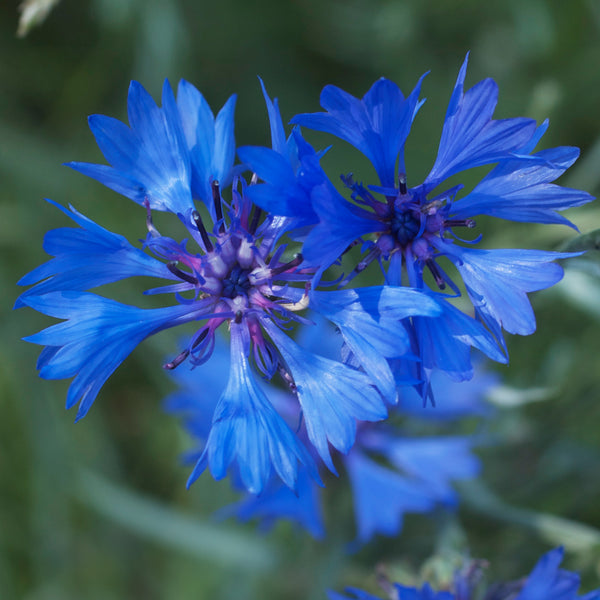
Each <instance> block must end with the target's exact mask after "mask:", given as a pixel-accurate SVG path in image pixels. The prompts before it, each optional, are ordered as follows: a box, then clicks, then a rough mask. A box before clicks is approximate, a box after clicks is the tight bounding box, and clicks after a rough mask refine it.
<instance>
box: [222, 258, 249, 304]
mask: <svg viewBox="0 0 600 600" xmlns="http://www.w3.org/2000/svg"><path fill="white" fill-rule="evenodd" d="M249 274H250V272H249V271H248V270H247V269H242V267H240V266H239V265H238V264H236V265H235V266H234V267H233V268H232V269H231V271H230V272H229V275H228V276H227V277H225V278H224V279H223V292H222V294H223V296H226V297H227V298H236V297H237V296H247V295H248V290H249V289H250V287H251V284H250V278H249Z"/></svg>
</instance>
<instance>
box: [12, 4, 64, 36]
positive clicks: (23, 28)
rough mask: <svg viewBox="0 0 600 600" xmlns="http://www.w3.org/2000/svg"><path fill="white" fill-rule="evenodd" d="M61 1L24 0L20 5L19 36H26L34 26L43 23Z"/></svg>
mask: <svg viewBox="0 0 600 600" xmlns="http://www.w3.org/2000/svg"><path fill="white" fill-rule="evenodd" d="M59 1H60V0H24V1H23V2H22V3H21V5H20V6H19V11H20V13H21V18H20V19H19V27H18V29H17V35H18V36H19V37H25V36H26V35H27V34H28V33H29V31H30V30H31V29H32V28H33V27H36V26H37V25H41V24H42V23H43V22H44V21H45V20H46V17H47V16H48V15H49V14H50V11H51V10H52V9H53V8H54V7H55V6H56V5H57V4H58V3H59Z"/></svg>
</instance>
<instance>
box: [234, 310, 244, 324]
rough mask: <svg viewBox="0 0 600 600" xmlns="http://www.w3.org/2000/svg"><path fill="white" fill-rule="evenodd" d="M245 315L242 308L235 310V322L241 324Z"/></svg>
mask: <svg viewBox="0 0 600 600" xmlns="http://www.w3.org/2000/svg"><path fill="white" fill-rule="evenodd" d="M243 316H244V313H243V312H242V311H241V310H237V311H236V312H235V318H234V322H235V323H237V324H238V325H239V324H240V323H241V322H242V317H243Z"/></svg>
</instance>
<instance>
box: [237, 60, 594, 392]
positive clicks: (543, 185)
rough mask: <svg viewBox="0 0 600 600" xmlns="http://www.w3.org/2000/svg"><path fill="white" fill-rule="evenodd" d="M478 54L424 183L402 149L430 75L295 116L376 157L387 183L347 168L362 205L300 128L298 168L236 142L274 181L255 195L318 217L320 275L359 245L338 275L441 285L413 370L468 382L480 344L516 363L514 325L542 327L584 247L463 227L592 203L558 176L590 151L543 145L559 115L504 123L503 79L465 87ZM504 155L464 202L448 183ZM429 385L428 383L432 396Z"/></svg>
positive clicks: (266, 204)
mask: <svg viewBox="0 0 600 600" xmlns="http://www.w3.org/2000/svg"><path fill="white" fill-rule="evenodd" d="M467 61H468V57H467V59H465V61H464V63H463V65H462V67H461V69H460V72H459V75H458V78H457V80H456V84H455V86H454V90H453V92H452V96H451V98H450V102H449V105H448V109H447V112H446V117H445V120H444V125H443V128H442V135H441V140H440V143H439V148H438V154H437V158H436V160H435V163H434V165H433V167H432V169H431V171H430V172H429V174H428V175H427V177H426V178H425V180H424V181H423V183H420V184H418V185H414V186H411V185H410V183H409V180H410V173H407V172H406V167H405V161H404V145H405V142H406V139H407V137H408V135H409V132H410V129H411V125H412V123H413V120H414V119H415V117H416V115H417V113H418V112H419V109H420V108H421V106H422V105H423V102H424V101H422V100H419V95H420V90H421V84H422V80H423V77H421V79H420V80H419V82H418V83H417V85H416V87H415V88H414V90H413V91H412V92H411V93H410V94H409V95H408V96H407V97H405V96H404V95H403V94H402V92H401V91H400V89H399V88H398V86H397V85H396V84H395V83H393V82H391V81H389V80H387V79H383V78H382V79H380V80H379V81H377V82H375V83H374V84H373V86H372V87H371V89H370V90H369V91H368V92H367V93H366V94H365V96H364V97H363V98H362V99H358V98H355V97H353V96H351V95H350V94H348V93H347V92H345V91H343V90H341V89H340V88H338V87H336V86H333V85H328V86H326V87H325V88H324V89H323V91H322V93H321V105H322V107H323V108H324V109H325V112H322V113H306V114H300V115H297V116H295V117H294V118H293V119H292V121H291V122H292V123H293V124H295V125H300V126H302V127H305V128H308V129H314V130H319V131H323V132H326V133H329V134H332V135H334V136H336V137H338V138H340V139H342V140H345V141H346V142H348V143H350V144H352V145H353V146H354V147H355V148H357V149H358V150H359V151H361V152H362V153H363V154H364V155H365V156H366V157H367V158H368V159H369V160H370V161H371V163H372V164H373V166H374V169H375V171H376V173H377V175H378V178H379V182H378V184H376V185H368V186H364V185H363V184H362V183H359V182H356V181H355V180H354V179H353V176H352V175H351V174H350V175H346V176H342V181H343V183H344V185H345V186H346V188H347V189H348V190H349V193H350V200H347V199H346V198H345V197H344V196H343V195H342V194H341V193H339V192H338V191H337V189H336V188H335V187H334V186H333V184H332V183H331V182H330V181H329V180H328V178H327V176H326V175H325V173H324V172H323V170H322V169H321V167H320V165H319V164H318V158H319V155H318V154H317V153H316V152H315V151H314V150H312V148H311V147H310V145H309V144H308V143H307V142H306V141H305V140H303V138H302V136H301V134H300V132H298V131H296V132H295V136H296V138H297V139H298V140H299V141H298V144H299V146H300V145H301V146H302V147H303V153H302V155H301V156H300V167H299V168H298V169H296V171H295V172H294V173H292V172H291V171H290V169H288V168H284V167H283V165H281V164H277V163H276V162H275V161H273V160H271V155H270V153H269V152H268V150H267V149H260V148H256V147H254V148H241V149H240V150H239V151H238V154H239V155H240V157H241V159H242V160H243V161H244V162H245V163H246V164H247V165H248V166H249V167H250V168H251V169H252V170H253V171H254V172H255V173H256V174H257V175H258V176H259V177H260V179H262V180H263V181H264V183H263V184H262V185H259V186H256V189H255V190H252V192H251V196H252V198H253V199H254V201H255V202H256V203H257V204H258V205H259V206H262V207H263V208H265V209H268V210H269V211H271V212H272V213H273V214H281V215H285V216H288V217H295V216H299V215H300V214H302V216H303V217H304V219H305V221H307V220H308V221H310V222H312V223H313V225H314V226H313V227H312V229H311V230H310V232H309V233H308V235H307V236H306V238H305V240H304V245H303V255H304V257H305V260H306V261H307V263H309V264H315V265H317V266H318V272H317V279H318V278H319V277H320V276H321V275H322V273H323V272H324V271H325V269H327V268H328V267H330V266H331V265H333V264H334V263H336V261H338V260H339V259H340V257H342V255H344V254H345V253H346V252H347V251H348V249H350V248H351V247H353V246H356V245H359V247H360V248H361V257H360V260H359V262H358V264H356V266H355V267H354V269H352V270H351V271H350V272H349V273H348V274H347V275H346V276H345V277H342V278H340V286H344V285H346V284H348V283H350V282H351V281H352V279H353V278H354V277H355V276H356V275H357V274H358V273H360V272H362V271H363V270H365V269H366V268H367V267H368V265H370V264H371V263H373V262H377V263H379V264H380V266H381V269H382V272H383V276H384V280H385V282H386V284H388V285H391V286H400V285H408V286H410V287H412V288H414V289H418V290H422V291H424V292H426V293H428V294H435V296H436V298H437V301H438V302H439V305H440V308H441V311H442V314H441V315H440V316H439V317H438V318H434V319H421V318H415V319H413V320H412V345H413V352H414V354H415V355H416V356H418V357H419V358H420V362H418V363H413V365H412V367H411V368H412V371H413V372H414V374H415V377H416V379H417V380H421V381H423V380H426V379H427V378H428V374H429V372H430V371H431V370H433V369H442V370H444V371H446V372H447V373H448V374H449V375H450V376H451V377H453V378H454V379H457V380H464V379H467V378H469V377H471V375H472V366H471V363H470V358H469V355H470V347H471V346H473V347H476V348H478V349H479V350H481V351H483V352H484V353H485V354H487V355H488V356H489V357H490V358H492V359H493V360H496V361H499V362H506V361H507V358H506V346H505V342H504V339H503V336H502V329H504V330H505V331H507V332H509V333H513V334H520V335H528V334H531V333H532V332H533V331H534V330H535V316H534V314H533V310H532V307H531V305H530V303H529V300H528V297H527V294H528V293H529V292H533V291H536V290H540V289H544V288H547V287H550V286H551V285H553V284H555V283H556V282H558V281H559V280H560V279H561V278H562V274H563V270H562V267H561V266H560V265H558V264H557V263H555V262H554V261H555V260H557V259H561V258H566V257H569V256H573V254H569V253H560V252H547V251H541V250H529V249H527V250H513V249H496V250H488V249H477V248H474V247H473V245H474V244H475V243H477V242H479V241H480V239H481V236H478V237H477V238H475V239H473V240H471V241H466V240H463V239H461V237H459V234H458V232H460V231H466V232H470V231H474V230H475V227H476V221H475V219H474V217H476V216H478V215H490V216H494V217H498V218H501V219H507V220H512V221H521V222H537V223H563V224H570V222H569V221H568V220H567V219H565V218H564V217H562V216H561V215H559V214H558V213H557V211H561V210H564V209H567V208H570V207H574V206H579V205H581V204H584V203H586V202H589V201H590V200H592V197H591V196H590V195H589V194H587V193H586V192H583V191H580V190H575V189H570V188H565V187H560V186H558V185H555V184H553V183H552V181H554V180H555V179H556V178H557V177H559V176H560V175H561V174H562V173H563V172H564V171H565V170H566V169H567V168H568V167H569V166H570V165H571V164H572V163H573V162H574V161H575V160H576V158H577V156H578V153H579V152H578V149H577V148H572V147H558V148H551V149H548V150H542V151H539V152H535V153H534V152H533V150H534V148H535V146H536V145H537V143H538V141H539V140H540V138H541V137H542V135H543V134H544V132H545V131H546V129H547V126H548V123H547V122H544V123H543V124H542V125H540V126H539V127H537V126H536V123H535V121H533V120H531V119H525V118H513V119H502V120H494V119H493V118H492V115H493V112H494V109H495V106H496V101H497V95H498V90H497V85H496V83H495V82H494V81H493V80H492V79H485V80H483V81H481V82H479V83H478V84H476V85H475V86H474V87H472V88H471V89H469V90H466V91H465V89H464V81H465V77H466V70H467ZM300 140H301V141H300ZM493 164H495V165H496V166H495V167H494V168H492V170H491V171H490V172H489V173H488V174H487V175H486V176H485V177H484V178H483V180H482V181H481V182H480V183H479V184H478V185H476V186H475V188H474V189H473V190H472V191H470V192H469V193H467V194H466V195H463V196H462V197H461V195H460V192H461V189H462V187H463V186H462V185H455V186H453V187H450V188H448V186H446V187H445V188H444V182H445V181H446V180H447V179H448V178H449V177H451V176H453V175H455V174H457V173H460V172H462V171H465V170H468V169H471V168H474V167H480V166H483V165H493ZM307 184H308V185H307ZM460 235H461V236H462V235H464V234H462V233H461V234H460ZM442 258H443V259H444V260H440V259H442ZM444 261H445V263H444ZM447 265H451V266H453V267H454V268H455V270H456V272H458V274H459V276H460V277H461V279H462V283H463V284H464V287H465V289H466V293H467V296H468V298H469V300H470V301H471V303H472V305H473V309H474V313H475V317H476V319H473V318H471V317H470V316H469V315H467V314H465V313H463V312H461V311H460V310H458V309H457V308H455V307H454V305H453V304H452V303H451V302H449V300H450V299H451V298H452V297H456V296H458V295H460V293H461V292H460V288H459V285H458V283H457V282H456V281H455V280H454V279H453V278H454V277H455V276H454V275H453V274H452V272H451V271H449V270H448V266H447ZM400 366H401V367H404V368H406V365H400ZM427 388H428V386H427V385H425V386H422V391H423V393H424V394H426V393H427Z"/></svg>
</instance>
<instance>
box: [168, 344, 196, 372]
mask: <svg viewBox="0 0 600 600" xmlns="http://www.w3.org/2000/svg"><path fill="white" fill-rule="evenodd" d="M189 355H190V351H189V350H188V349H186V350H184V351H183V352H181V353H179V354H178V355H177V356H176V357H175V358H174V359H173V360H172V361H171V362H168V363H165V364H164V365H163V369H166V370H167V371H172V370H173V369H175V368H176V367H178V366H179V365H180V364H181V363H182V362H183V361H184V360H185V359H186V358H187V357H188V356H189Z"/></svg>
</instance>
